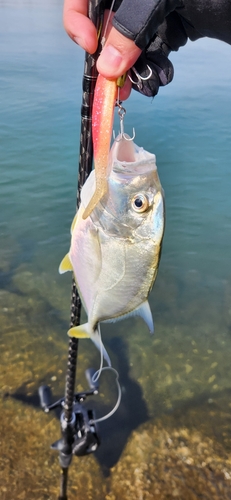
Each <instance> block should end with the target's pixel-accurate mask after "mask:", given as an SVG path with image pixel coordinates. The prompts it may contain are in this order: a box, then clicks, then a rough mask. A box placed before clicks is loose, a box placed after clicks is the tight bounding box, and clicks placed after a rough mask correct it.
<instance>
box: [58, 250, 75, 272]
mask: <svg viewBox="0 0 231 500" xmlns="http://www.w3.org/2000/svg"><path fill="white" fill-rule="evenodd" d="M67 271H73V267H72V263H71V261H70V257H69V254H68V253H67V255H65V257H64V258H63V260H62V262H61V263H60V266H59V274H64V273H66V272H67Z"/></svg>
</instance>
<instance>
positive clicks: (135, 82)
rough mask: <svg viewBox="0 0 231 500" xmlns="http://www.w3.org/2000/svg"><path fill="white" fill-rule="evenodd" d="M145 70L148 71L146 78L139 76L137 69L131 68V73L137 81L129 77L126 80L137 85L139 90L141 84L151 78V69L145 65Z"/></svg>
mask: <svg viewBox="0 0 231 500" xmlns="http://www.w3.org/2000/svg"><path fill="white" fill-rule="evenodd" d="M147 68H148V70H149V74H148V76H141V75H140V74H139V73H138V71H137V69H136V68H135V67H134V66H132V68H131V70H132V71H133V73H135V75H136V77H137V80H136V81H134V80H133V79H132V77H131V75H128V78H129V80H130V82H132V83H133V84H134V85H137V87H138V89H139V90H141V89H142V87H143V82H146V81H147V80H149V78H151V76H152V69H151V68H150V66H149V65H148V64H147Z"/></svg>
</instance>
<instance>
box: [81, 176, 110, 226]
mask: <svg viewBox="0 0 231 500" xmlns="http://www.w3.org/2000/svg"><path fill="white" fill-rule="evenodd" d="M107 190H108V183H107V179H100V183H99V185H98V186H96V190H95V192H94V194H93V196H92V198H91V199H90V201H89V203H88V205H87V206H86V208H85V210H84V212H83V214H82V219H86V218H87V217H89V215H91V212H92V211H93V210H94V208H95V207H96V205H97V204H98V203H99V201H100V200H101V199H102V198H103V196H104V195H105V194H106V193H107Z"/></svg>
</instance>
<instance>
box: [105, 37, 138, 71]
mask: <svg viewBox="0 0 231 500" xmlns="http://www.w3.org/2000/svg"><path fill="white" fill-rule="evenodd" d="M140 54H141V50H140V49H139V48H138V47H137V46H136V45H135V43H134V42H133V41H132V40H129V39H128V38H126V37H125V36H123V35H121V33H119V32H118V31H117V30H116V29H115V28H112V29H111V31H110V33H109V36H108V38H107V42H106V45H105V47H104V48H103V50H102V52H101V54H100V56H99V58H98V61H97V69H98V71H99V73H101V74H102V75H103V76H104V77H105V78H118V77H119V76H121V75H123V74H124V73H126V71H128V70H129V69H130V68H131V67H132V66H133V64H134V63H135V61H136V60H137V59H138V57H139V56H140Z"/></svg>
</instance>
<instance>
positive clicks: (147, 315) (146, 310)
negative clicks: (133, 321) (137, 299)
mask: <svg viewBox="0 0 231 500" xmlns="http://www.w3.org/2000/svg"><path fill="white" fill-rule="evenodd" d="M133 314H135V315H137V316H140V317H141V318H143V320H144V321H145V323H146V325H147V326H148V328H149V331H150V333H154V323H153V318H152V313H151V309H150V305H149V303H148V301H147V300H145V302H143V304H141V305H140V306H139V307H137V308H136V309H135V311H133Z"/></svg>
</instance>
